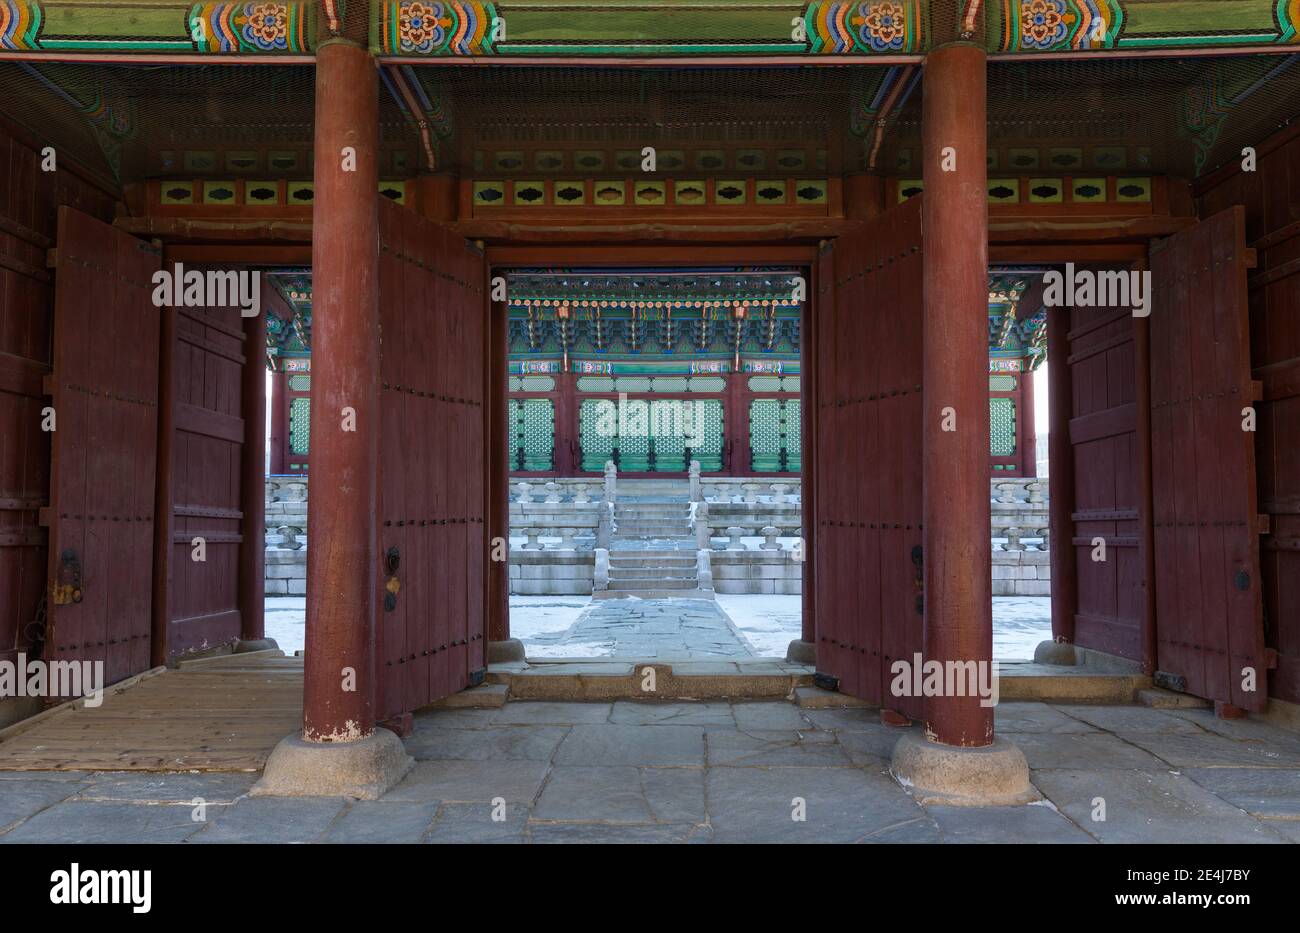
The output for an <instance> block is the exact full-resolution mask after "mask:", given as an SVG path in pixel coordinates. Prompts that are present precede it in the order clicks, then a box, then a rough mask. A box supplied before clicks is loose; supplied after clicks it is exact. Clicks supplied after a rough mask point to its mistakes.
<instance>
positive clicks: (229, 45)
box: [0, 0, 317, 57]
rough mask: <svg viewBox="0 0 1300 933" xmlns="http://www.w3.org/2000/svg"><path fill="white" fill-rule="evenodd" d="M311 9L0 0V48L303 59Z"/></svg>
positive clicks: (154, 0)
mask: <svg viewBox="0 0 1300 933" xmlns="http://www.w3.org/2000/svg"><path fill="white" fill-rule="evenodd" d="M316 8H317V4H316V3H313V2H310V0H284V2H282V3H263V2H251V3H249V2H233V3H232V2H220V3H181V2H176V0H136V2H134V3H132V4H130V6H129V7H126V8H124V7H123V5H122V4H121V3H118V2H117V0H40V2H38V0H0V51H10V52H13V51H17V52H47V53H48V52H70V53H71V52H78V53H82V52H95V53H104V52H107V53H122V54H142V53H163V54H171V55H177V54H179V55H195V56H208V55H258V56H267V57H275V56H277V55H281V56H283V55H303V54H308V53H310V52H311V50H312V45H313V38H314V36H315V35H316V25H315V21H316Z"/></svg>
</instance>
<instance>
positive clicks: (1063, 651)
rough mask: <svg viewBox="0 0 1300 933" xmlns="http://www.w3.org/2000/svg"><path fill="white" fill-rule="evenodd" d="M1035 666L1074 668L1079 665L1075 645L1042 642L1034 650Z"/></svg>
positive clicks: (1061, 642) (1059, 642)
mask: <svg viewBox="0 0 1300 933" xmlns="http://www.w3.org/2000/svg"><path fill="white" fill-rule="evenodd" d="M1034 663H1035V664H1060V665H1065V666H1070V667H1072V666H1074V665H1075V664H1078V663H1079V659H1078V656H1077V655H1076V654H1075V652H1074V645H1071V644H1068V643H1066V642H1063V641H1055V640H1051V641H1040V642H1039V643H1038V647H1037V648H1035V649H1034Z"/></svg>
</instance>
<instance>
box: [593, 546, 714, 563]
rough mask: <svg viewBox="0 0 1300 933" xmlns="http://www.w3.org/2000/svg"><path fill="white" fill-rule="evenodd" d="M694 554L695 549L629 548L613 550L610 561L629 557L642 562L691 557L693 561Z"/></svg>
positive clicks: (610, 553)
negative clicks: (643, 560)
mask: <svg viewBox="0 0 1300 933" xmlns="http://www.w3.org/2000/svg"><path fill="white" fill-rule="evenodd" d="M694 553H695V550H694V548H689V549H687V548H627V549H625V550H620V549H618V548H612V549H611V550H610V552H609V559H610V560H611V561H614V560H622V559H624V558H628V557H635V558H637V559H638V560H642V559H651V558H659V557H669V558H672V557H686V556H691V559H692V560H693V559H694V557H693V555H694Z"/></svg>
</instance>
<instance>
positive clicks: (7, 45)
mask: <svg viewBox="0 0 1300 933" xmlns="http://www.w3.org/2000/svg"><path fill="white" fill-rule="evenodd" d="M315 8H316V4H314V3H312V2H309V0H282V2H279V3H267V2H242V0H233V2H232V0H222V2H201V3H186V2H182V0H127V2H117V0H0V50H5V51H20V52H21V51H44V52H49V51H56V52H58V51H68V52H72V51H114V50H117V51H122V52H150V51H153V52H167V53H177V52H180V53H187V54H194V55H195V56H205V55H211V54H252V55H276V54H286V53H303V52H309V51H310V50H311V48H312V45H313V41H314V38H315V30H316V18H317V15H316V12H315ZM940 9H942V10H946V11H951V0H945V3H944V5H943V6H935V5H934V4H932V3H931V2H930V0H853V2H850V3H847V4H845V3H843V2H839V0H803V2H800V0H499V2H484V0H441V2H438V3H434V2H433V0H386V2H376V3H375V4H374V7H373V24H372V29H373V33H372V47H373V49H374V50H375V51H376V52H379V53H382V54H386V55H402V56H410V57H412V58H420V57H431V56H453V57H454V56H467V55H473V56H498V55H499V56H517V55H526V54H531V55H548V56H560V57H569V58H573V59H577V60H580V59H582V58H584V57H588V56H595V55H652V54H653V55H681V56H684V57H690V56H692V55H710V54H748V55H782V56H784V55H790V56H792V57H805V56H806V57H808V58H820V57H823V56H825V57H833V58H843V59H851V58H853V57H862V56H866V55H905V54H923V53H924V52H925V51H926V49H927V48H928V43H929V41H930V35H931V33H932V30H931V28H930V18H931V16H932V14H933V12H934V11H936V10H940ZM986 9H987V15H988V31H987V43H988V47H989V49H990V50H991V51H994V52H1001V53H1009V54H1027V55H1033V54H1048V55H1050V54H1051V53H1054V52H1070V51H1096V52H1098V53H1099V54H1104V53H1105V52H1106V51H1114V50H1119V51H1125V50H1142V49H1161V48H1185V49H1189V50H1196V51H1210V50H1213V49H1216V48H1220V49H1230V48H1233V47H1238V46H1241V45H1300V0H1091V2H1089V0H987V2H986Z"/></svg>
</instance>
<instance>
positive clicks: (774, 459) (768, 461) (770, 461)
mask: <svg viewBox="0 0 1300 933" xmlns="http://www.w3.org/2000/svg"><path fill="white" fill-rule="evenodd" d="M749 459H750V466H751V467H752V468H753V470H754V472H756V473H778V472H780V470H781V402H780V401H779V400H777V399H774V398H756V399H754V400H753V401H752V402H750V403H749Z"/></svg>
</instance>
